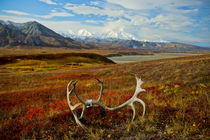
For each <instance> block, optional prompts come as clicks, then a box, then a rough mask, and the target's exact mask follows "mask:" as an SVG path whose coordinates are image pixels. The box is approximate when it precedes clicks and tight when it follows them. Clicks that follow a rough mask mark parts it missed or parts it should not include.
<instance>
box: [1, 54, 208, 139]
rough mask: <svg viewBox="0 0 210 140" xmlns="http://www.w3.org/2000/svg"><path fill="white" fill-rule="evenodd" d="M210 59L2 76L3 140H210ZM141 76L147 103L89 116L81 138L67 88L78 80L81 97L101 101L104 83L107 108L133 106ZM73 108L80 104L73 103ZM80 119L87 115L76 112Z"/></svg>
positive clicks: (96, 110)
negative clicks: (80, 116) (131, 101)
mask: <svg viewBox="0 0 210 140" xmlns="http://www.w3.org/2000/svg"><path fill="white" fill-rule="evenodd" d="M209 68H210V55H209V54H205V55H195V56H187V57H178V58H168V59H161V60H153V61H147V62H133V63H126V64H107V65H96V66H90V67H82V68H79V67H77V68H74V69H62V70H59V69H56V70H50V71H48V70H46V71H36V72H32V71H31V72H16V73H0V116H1V117H0V139H145V140H146V139H208V138H209V137H210V134H209V132H210V130H209V123H210V120H209V113H210V111H209V103H210V101H209V91H210V69H209ZM131 73H135V74H138V75H140V76H141V78H142V80H143V81H144V84H143V88H144V89H146V92H143V93H140V94H139V98H141V99H142V100H143V101H144V102H145V103H146V114H145V117H144V118H142V117H141V113H142V106H141V105H140V104H138V103H137V104H135V107H136V111H137V112H136V118H135V120H134V122H133V123H131V122H130V120H131V118H132V110H131V108H129V107H128V108H125V109H122V110H119V111H105V110H103V109H102V108H99V107H96V108H88V109H87V110H86V111H85V114H84V118H83V120H82V122H83V123H84V124H85V125H86V126H87V127H88V128H89V130H90V131H91V133H87V132H85V131H84V130H82V129H81V128H80V127H79V126H77V124H76V123H75V120H74V118H73V115H72V113H71V111H70V110H69V108H68V104H67V100H66V86H67V83H68V82H69V81H70V80H79V83H78V86H77V92H78V93H79V96H80V97H81V98H82V99H83V100H85V99H91V98H94V99H97V97H98V94H99V90H100V86H99V85H98V83H97V81H96V80H95V79H94V78H99V79H100V80H102V81H104V93H103V95H102V102H103V103H104V104H105V105H107V106H110V107H114V106H118V105H119V104H121V103H123V102H125V101H126V100H128V99H129V98H130V97H131V96H132V95H133V93H134V91H135V85H136V81H135V78H134V77H133V76H132V75H131ZM71 100H72V102H73V103H76V102H78V101H77V100H76V98H75V97H74V96H71ZM77 112H78V113H80V112H81V108H80V109H78V110H77Z"/></svg>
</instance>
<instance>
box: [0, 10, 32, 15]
mask: <svg viewBox="0 0 210 140" xmlns="http://www.w3.org/2000/svg"><path fill="white" fill-rule="evenodd" d="M2 11H3V12H5V13H9V14H15V15H23V16H26V15H30V14H29V13H25V12H21V11H15V10H2Z"/></svg>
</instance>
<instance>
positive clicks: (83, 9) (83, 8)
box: [64, 3, 125, 17]
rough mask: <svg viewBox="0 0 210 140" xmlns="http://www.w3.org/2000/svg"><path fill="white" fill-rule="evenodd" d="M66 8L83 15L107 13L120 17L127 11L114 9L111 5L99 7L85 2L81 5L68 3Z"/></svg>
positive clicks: (102, 14)
mask: <svg viewBox="0 0 210 140" xmlns="http://www.w3.org/2000/svg"><path fill="white" fill-rule="evenodd" d="M64 8H65V9H68V10H71V11H72V12H74V13H76V14H81V15H91V14H93V15H101V16H104V15H107V16H110V17H120V16H123V15H124V14H125V13H124V11H123V10H122V9H112V8H110V7H105V8H98V7H95V6H88V5H85V4H81V5H75V4H71V3H67V4H66V5H65V6H64Z"/></svg>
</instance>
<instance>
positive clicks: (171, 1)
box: [107, 0, 202, 10]
mask: <svg viewBox="0 0 210 140" xmlns="http://www.w3.org/2000/svg"><path fill="white" fill-rule="evenodd" d="M107 2H109V3H113V4H118V5H121V6H123V7H125V8H128V9H134V10H142V9H156V8H162V9H166V8H167V7H171V8H172V7H179V6H198V5H200V4H202V1H198V0H107Z"/></svg>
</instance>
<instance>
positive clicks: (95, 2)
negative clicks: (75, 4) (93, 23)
mask: <svg viewBox="0 0 210 140" xmlns="http://www.w3.org/2000/svg"><path fill="white" fill-rule="evenodd" d="M90 4H91V5H99V2H98V1H91V2H90Z"/></svg>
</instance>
